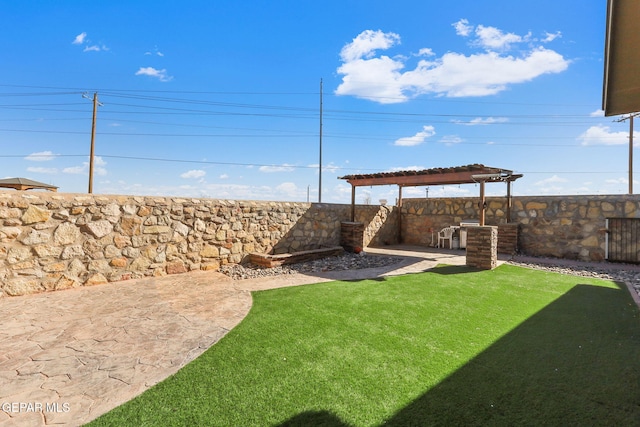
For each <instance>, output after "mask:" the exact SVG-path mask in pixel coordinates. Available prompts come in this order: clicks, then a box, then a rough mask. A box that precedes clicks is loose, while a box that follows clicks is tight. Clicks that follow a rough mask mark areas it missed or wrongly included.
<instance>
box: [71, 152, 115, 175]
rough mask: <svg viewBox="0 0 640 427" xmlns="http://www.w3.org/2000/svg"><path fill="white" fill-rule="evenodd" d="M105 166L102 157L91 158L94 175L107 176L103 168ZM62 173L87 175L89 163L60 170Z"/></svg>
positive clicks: (105, 163)
mask: <svg viewBox="0 0 640 427" xmlns="http://www.w3.org/2000/svg"><path fill="white" fill-rule="evenodd" d="M106 165H107V162H105V161H104V160H103V159H102V157H100V156H95V157H94V158H93V173H94V174H96V175H100V176H104V175H106V174H107V169H106V168H105V167H104V166H106ZM62 172H63V173H68V174H72V175H85V174H88V173H89V162H82V166H71V167H68V168H64V169H62Z"/></svg>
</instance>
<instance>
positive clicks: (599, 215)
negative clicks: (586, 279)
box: [402, 195, 640, 261]
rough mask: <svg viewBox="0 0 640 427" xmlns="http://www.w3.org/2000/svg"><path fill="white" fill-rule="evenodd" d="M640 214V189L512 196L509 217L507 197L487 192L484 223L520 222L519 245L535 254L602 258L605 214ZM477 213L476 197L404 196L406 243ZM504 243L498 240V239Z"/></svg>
mask: <svg viewBox="0 0 640 427" xmlns="http://www.w3.org/2000/svg"><path fill="white" fill-rule="evenodd" d="M615 217H618V218H640V196H639V195H612V196H521V197H513V203H512V208H511V218H510V221H507V201H506V198H504V197H489V198H487V208H486V211H485V222H486V225H500V224H505V223H507V222H509V223H515V224H518V249H519V251H520V252H522V253H525V254H527V255H532V256H542V257H555V258H567V259H579V260H587V261H602V260H603V259H604V258H605V242H606V230H605V220H606V219H607V218H615ZM477 219H478V198H455V199H405V200H404V201H403V206H402V237H403V241H404V242H405V243H410V244H417V245H425V246H429V245H430V244H431V236H432V234H436V235H437V231H438V230H441V229H442V228H444V227H446V226H449V225H457V224H459V223H460V222H461V221H464V220H477ZM499 244H500V243H499Z"/></svg>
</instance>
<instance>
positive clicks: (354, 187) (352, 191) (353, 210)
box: [351, 185, 356, 222]
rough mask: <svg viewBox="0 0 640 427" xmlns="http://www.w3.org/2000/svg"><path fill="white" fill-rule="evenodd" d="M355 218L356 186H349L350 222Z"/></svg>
mask: <svg viewBox="0 0 640 427" xmlns="http://www.w3.org/2000/svg"><path fill="white" fill-rule="evenodd" d="M355 220H356V186H355V185H352V186H351V222H354V221H355Z"/></svg>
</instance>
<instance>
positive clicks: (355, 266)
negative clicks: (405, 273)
mask: <svg viewBox="0 0 640 427" xmlns="http://www.w3.org/2000/svg"><path fill="white" fill-rule="evenodd" d="M401 260H402V258H401V257H396V256H386V255H369V254H367V253H365V252H360V253H359V254H354V253H349V252H347V253H345V254H343V255H339V256H332V257H326V258H321V259H316V260H313V261H307V262H300V263H296V264H288V265H283V266H280V267H273V268H266V267H261V266H259V265H255V264H245V265H240V264H228V265H224V266H222V267H220V272H221V273H223V274H226V275H227V276H229V277H231V278H232V279H234V280H240V279H255V278H259V277H270V276H279V275H283V274H298V273H320V272H324V271H340V270H360V269H363V268H374V267H386V266H388V265H393V264H396V263H398V262H400V261H401Z"/></svg>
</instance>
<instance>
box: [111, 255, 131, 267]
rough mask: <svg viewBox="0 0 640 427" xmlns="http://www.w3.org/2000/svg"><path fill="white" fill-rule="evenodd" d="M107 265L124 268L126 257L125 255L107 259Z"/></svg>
mask: <svg viewBox="0 0 640 427" xmlns="http://www.w3.org/2000/svg"><path fill="white" fill-rule="evenodd" d="M109 265H111V266H112V267H116V268H124V267H126V266H127V259H126V258H125V257H122V258H114V259H112V260H111V261H109Z"/></svg>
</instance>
